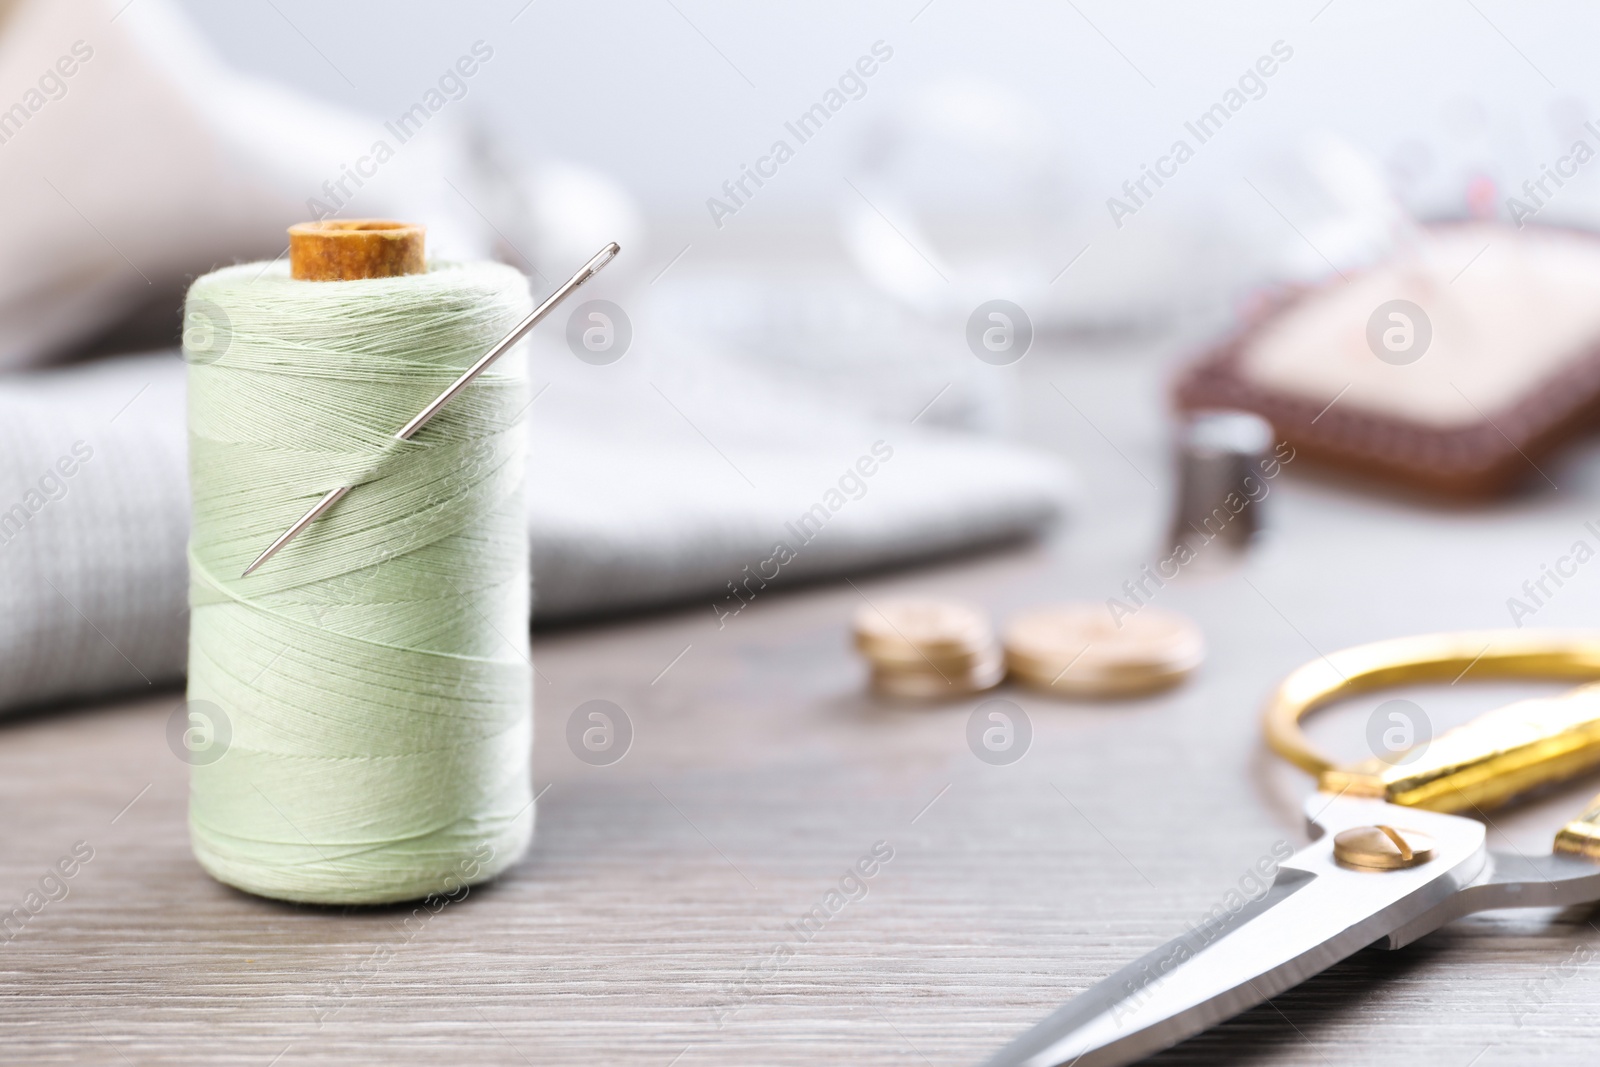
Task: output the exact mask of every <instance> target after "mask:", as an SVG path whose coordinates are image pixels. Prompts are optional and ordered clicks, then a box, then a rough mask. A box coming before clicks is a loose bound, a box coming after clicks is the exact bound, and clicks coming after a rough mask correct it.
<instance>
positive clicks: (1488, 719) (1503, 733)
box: [1265, 630, 1600, 859]
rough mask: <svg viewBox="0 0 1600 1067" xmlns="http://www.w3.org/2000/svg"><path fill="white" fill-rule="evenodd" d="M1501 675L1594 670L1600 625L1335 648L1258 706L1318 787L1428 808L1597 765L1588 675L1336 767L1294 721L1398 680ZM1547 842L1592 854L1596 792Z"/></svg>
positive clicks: (1599, 812) (1595, 702)
mask: <svg viewBox="0 0 1600 1067" xmlns="http://www.w3.org/2000/svg"><path fill="white" fill-rule="evenodd" d="M1468 676H1470V677H1472V678H1473V679H1474V680H1486V679H1503V678H1541V679H1583V680H1587V681H1590V682H1595V681H1596V680H1597V679H1600V630H1483V631H1476V632H1470V631H1469V632H1460V633H1444V634H1424V635H1420V636H1417V637H1402V638H1396V639H1394V640H1389V641H1378V642H1374V643H1373V644H1369V645H1359V646H1357V647H1355V648H1347V649H1344V650H1342V651H1339V652H1335V653H1333V654H1332V655H1331V656H1325V657H1323V658H1321V659H1318V660H1314V661H1312V662H1311V663H1308V664H1306V665H1305V666H1304V667H1301V668H1300V669H1299V670H1296V671H1294V672H1293V673H1292V674H1290V675H1289V676H1288V677H1287V678H1285V679H1284V680H1283V682H1282V684H1280V685H1279V687H1278V689H1277V691H1276V692H1275V693H1274V694H1273V696H1272V699H1271V700H1270V701H1269V702H1268V704H1267V709H1266V722H1265V728H1266V735H1267V743H1268V744H1269V745H1270V746H1271V747H1272V749H1273V751H1274V752H1276V753H1278V754H1279V755H1280V756H1283V757H1284V758H1285V759H1287V760H1289V761H1290V762H1291V763H1293V764H1295V765H1296V766H1298V767H1300V768H1302V769H1303V770H1306V771H1308V772H1310V773H1312V774H1314V775H1317V777H1318V788H1319V789H1321V790H1323V791H1325V792H1334V793H1339V792H1344V793H1350V794H1352V795H1357V796H1373V797H1380V798H1383V799H1385V800H1388V801H1389V802H1390V803H1393V804H1401V805H1406V806H1410V807H1420V808H1428V809H1431V810H1434V811H1467V810H1472V809H1485V808H1490V807H1494V806H1496V805H1498V804H1501V803H1504V802H1505V801H1507V800H1509V799H1511V798H1512V797H1514V796H1517V795H1519V794H1522V793H1526V792H1527V791H1529V790H1530V789H1533V788H1534V787H1536V786H1539V785H1543V784H1546V783H1549V782H1555V781H1560V780H1562V779H1565V778H1570V777H1572V776H1573V775H1576V774H1580V773H1582V772H1583V771H1586V770H1588V769H1590V768H1592V767H1595V766H1597V765H1600V684H1591V685H1586V686H1582V687H1580V688H1578V689H1575V690H1573V691H1571V692H1569V693H1565V694H1561V695H1559V696H1555V697H1545V698H1539V699H1534V700H1524V701H1518V702H1517V703H1515V704H1512V705H1509V706H1507V707H1504V708H1500V709H1498V710H1496V711H1492V712H1489V713H1488V714H1486V715H1481V716H1479V717H1478V718H1477V719H1474V720H1473V721H1472V722H1470V723H1468V724H1467V725H1465V726H1460V727H1457V728H1456V729H1454V730H1451V731H1449V732H1447V733H1445V734H1441V735H1440V736H1439V737H1437V738H1435V739H1434V740H1433V741H1432V742H1431V743H1430V744H1429V745H1428V746H1427V747H1426V749H1424V750H1423V752H1422V753H1421V754H1420V755H1418V756H1416V757H1414V758H1411V759H1407V760H1405V761H1403V762H1396V763H1390V762H1387V761H1384V760H1379V759H1371V760H1365V761H1363V762H1361V763H1358V764H1354V765H1352V766H1350V767H1342V768H1341V767H1336V766H1335V765H1334V764H1333V761H1332V760H1330V759H1328V758H1327V757H1326V756H1324V755H1323V754H1322V753H1321V752H1319V751H1318V750H1317V749H1316V747H1315V746H1313V745H1312V744H1311V742H1310V741H1309V740H1308V739H1307V738H1306V736H1305V734H1304V733H1303V732H1302V731H1301V729H1300V719H1301V718H1302V717H1304V716H1305V715H1306V714H1307V713H1308V712H1310V711H1312V710H1313V709H1315V708H1318V707H1321V706H1323V705H1325V704H1328V703H1330V702H1332V701H1334V700H1342V699H1345V698H1348V697H1351V696H1354V695H1356V694H1357V693H1362V692H1367V691H1370V690H1373V689H1384V688H1389V687H1393V686H1399V685H1414V684H1419V683H1427V682H1454V681H1458V680H1460V679H1462V678H1464V677H1468ZM1556 850H1557V851H1561V852H1575V853H1582V854H1584V855H1587V856H1590V857H1592V858H1597V859H1600V797H1597V798H1596V799H1595V801H1594V802H1593V803H1592V804H1591V805H1590V808H1589V810H1588V811H1586V812H1584V814H1583V815H1581V816H1580V817H1579V818H1578V819H1576V820H1574V821H1573V822H1571V823H1569V824H1567V826H1565V827H1564V828H1562V830H1561V832H1560V833H1559V834H1558V835H1557V836H1556Z"/></svg>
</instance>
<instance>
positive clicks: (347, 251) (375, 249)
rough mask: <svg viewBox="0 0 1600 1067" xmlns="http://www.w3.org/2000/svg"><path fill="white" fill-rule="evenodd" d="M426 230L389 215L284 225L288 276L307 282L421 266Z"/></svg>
mask: <svg viewBox="0 0 1600 1067" xmlns="http://www.w3.org/2000/svg"><path fill="white" fill-rule="evenodd" d="M426 233H427V230H426V229H425V228H424V227H421V226H417V225H415V224H413V223H409V222H395V221H393V220H391V219H324V220H323V221H321V222H297V223H295V224H294V225H293V226H290V227H289V276H290V277H291V278H297V279H299V280H300V281H308V282H347V281H354V280H357V279H360V278H394V277H398V276H399V275H402V274H421V273H422V272H423V271H425V270H427V269H428V267H427V262H426V261H425V259H424V257H423V239H424V235H425V234H426Z"/></svg>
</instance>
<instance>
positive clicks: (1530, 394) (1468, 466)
mask: <svg viewBox="0 0 1600 1067" xmlns="http://www.w3.org/2000/svg"><path fill="white" fill-rule="evenodd" d="M1442 229H1445V230H1449V229H1450V228H1442ZM1473 229H1474V230H1476V231H1479V232H1481V233H1483V234H1486V235H1487V236H1488V241H1489V242H1491V243H1492V242H1494V241H1500V242H1502V243H1507V242H1517V243H1520V244H1519V245H1518V249H1519V250H1518V251H1516V252H1513V253H1512V255H1513V256H1518V255H1520V256H1526V257H1529V258H1528V259H1526V260H1525V261H1524V260H1515V259H1513V260H1512V266H1511V269H1513V270H1515V269H1518V268H1525V267H1526V266H1527V264H1528V263H1532V262H1534V259H1536V258H1537V255H1538V251H1537V245H1533V246H1530V247H1522V246H1528V245H1529V240H1528V237H1527V236H1526V235H1523V234H1520V233H1519V232H1518V231H1514V230H1510V229H1509V228H1507V229H1504V230H1500V229H1490V228H1487V227H1474V228H1473ZM1561 236H1562V239H1563V240H1567V241H1583V242H1586V243H1587V244H1589V245H1592V247H1593V250H1594V255H1595V257H1596V261H1597V263H1600V241H1596V240H1594V239H1593V238H1590V237H1588V236H1586V235H1576V234H1572V233H1568V232H1564V231H1563V232H1562V234H1561ZM1476 241H1477V237H1476V236H1474V237H1473V242H1474V243H1476ZM1485 247H1487V245H1486V246H1485ZM1375 269H1376V270H1382V269H1385V268H1383V267H1379V268H1375ZM1390 269H1392V268H1390ZM1357 280H1358V279H1357V278H1352V279H1351V281H1350V282H1348V283H1347V282H1343V281H1341V282H1337V283H1333V284H1331V285H1329V286H1326V287H1323V288H1319V289H1315V290H1310V291H1306V292H1301V293H1298V294H1296V295H1294V296H1292V297H1289V298H1286V299H1284V300H1282V301H1280V302H1279V303H1278V304H1277V306H1276V307H1274V308H1273V309H1272V310H1271V311H1270V312H1269V313H1268V314H1266V315H1265V316H1263V317H1262V318H1260V319H1259V320H1258V321H1257V322H1255V323H1253V324H1251V325H1250V326H1248V327H1246V328H1245V329H1244V330H1242V331H1241V332H1239V333H1237V334H1235V335H1234V336H1233V337H1231V338H1229V339H1228V340H1227V341H1225V342H1224V343H1223V344H1221V345H1219V346H1218V347H1216V348H1214V349H1212V350H1211V351H1210V352H1208V353H1206V354H1205V355H1204V356H1202V357H1201V358H1200V359H1199V360H1198V361H1197V362H1196V363H1194V364H1192V365H1191V366H1189V367H1188V368H1187V369H1186V370H1185V371H1184V372H1183V373H1182V374H1181V376H1180V377H1179V379H1178V381H1177V382H1176V385H1175V389H1174V394H1175V400H1176V403H1177V405H1178V407H1179V408H1181V409H1184V410H1195V409H1202V408H1219V407H1220V408H1238V409H1242V410H1246V411H1253V412H1255V413H1257V414H1259V415H1261V416H1262V417H1264V418H1266V419H1267V420H1268V421H1269V422H1271V423H1272V425H1273V428H1274V429H1275V430H1276V432H1277V434H1278V436H1279V437H1280V438H1282V439H1284V440H1287V441H1288V442H1289V443H1290V444H1291V445H1292V446H1293V447H1294V449H1295V450H1296V452H1297V453H1298V454H1300V455H1302V456H1305V457H1309V458H1310V459H1312V460H1313V461H1314V462H1318V463H1322V464H1325V465H1327V466H1331V467H1337V468H1340V469H1343V470H1346V471H1350V472H1354V473H1358V474H1362V475H1367V476H1371V477H1374V478H1378V479H1381V480H1384V481H1388V482H1392V483H1397V484H1400V485H1404V486H1407V487H1413V488H1420V489H1424V490H1428V491H1431V492H1434V493H1438V494H1443V495H1448V496H1456V497H1470V498H1482V497H1488V496H1493V495H1497V494H1500V493H1504V492H1506V491H1508V490H1510V489H1512V488H1514V487H1515V486H1517V485H1519V484H1521V483H1523V482H1525V481H1526V480H1528V479H1530V478H1531V479H1533V480H1539V479H1540V476H1541V473H1542V472H1541V471H1540V470H1539V469H1538V464H1539V463H1540V460H1541V459H1542V458H1544V457H1546V456H1548V455H1549V454H1550V453H1551V452H1552V451H1553V450H1555V449H1556V448H1557V447H1558V446H1560V445H1562V444H1563V443H1565V442H1567V441H1569V440H1571V439H1572V438H1573V437H1574V436H1576V435H1578V434H1580V433H1582V432H1583V431H1584V430H1586V429H1587V428H1589V427H1590V426H1593V425H1596V424H1600V330H1596V331H1595V333H1594V334H1593V335H1592V336H1590V337H1588V338H1586V339H1583V340H1580V341H1579V342H1578V343H1576V344H1571V345H1569V346H1567V347H1565V348H1563V350H1562V352H1561V353H1560V355H1559V358H1553V359H1549V360H1545V361H1543V362H1542V363H1539V362H1538V361H1532V360H1530V361H1528V362H1529V363H1532V364H1537V366H1536V368H1535V369H1533V370H1530V372H1529V375H1530V376H1529V377H1528V378H1527V379H1526V380H1524V381H1521V382H1517V383H1516V385H1517V388H1516V389H1515V390H1509V389H1508V390H1505V393H1506V394H1509V395H1501V394H1497V393H1489V392H1485V393H1484V394H1483V395H1480V396H1478V397H1475V398H1474V397H1469V396H1468V393H1467V391H1466V390H1463V389H1461V388H1458V387H1456V386H1455V384H1454V382H1453V381H1452V382H1450V385H1451V388H1452V389H1455V391H1456V393H1457V395H1459V396H1460V398H1461V400H1462V401H1463V402H1464V403H1466V404H1469V405H1471V410H1472V412H1473V413H1474V415H1473V417H1472V418H1471V419H1470V421H1465V422H1460V423H1459V424H1453V425H1451V424H1440V423H1439V422H1438V421H1437V420H1435V421H1432V422H1430V420H1427V419H1423V418H1416V417H1408V415H1407V414H1406V413H1404V412H1401V411H1396V410H1393V407H1394V406H1393V405H1389V406H1390V408H1391V410H1382V408H1383V407H1384V406H1385V405H1380V404H1372V403H1370V402H1369V403H1367V404H1363V403H1361V402H1360V400H1359V398H1355V399H1353V398H1351V397H1343V398H1341V399H1339V400H1337V401H1336V402H1335V401H1334V397H1335V395H1337V394H1338V389H1337V387H1336V386H1333V387H1329V388H1326V389H1325V395H1320V396H1312V395H1309V394H1308V393H1307V392H1306V391H1304V390H1300V391H1296V390H1295V389H1291V388H1285V387H1284V383H1283V381H1282V379H1281V376H1280V380H1279V381H1276V382H1274V381H1270V380H1266V379H1267V377H1268V376H1265V375H1263V374H1262V373H1261V372H1260V370H1259V369H1258V367H1257V366H1254V365H1252V363H1251V358H1250V357H1251V355H1252V349H1251V346H1252V345H1253V344H1258V343H1260V342H1261V341H1262V338H1263V336H1264V334H1265V333H1266V331H1269V330H1271V329H1273V328H1274V326H1275V325H1281V324H1282V323H1283V322H1284V320H1285V317H1286V316H1292V315H1295V314H1303V313H1304V311H1305V309H1307V307H1308V305H1307V302H1308V301H1318V300H1329V299H1336V298H1338V297H1337V295H1336V294H1339V292H1340V290H1345V291H1346V292H1348V291H1349V287H1350V286H1351V285H1353V284H1354V283H1355V282H1356V281H1357ZM1440 292H1443V287H1442V286H1441V287H1437V289H1436V290H1435V293H1436V296H1437V294H1438V293H1440ZM1597 297H1600V292H1597ZM1464 298H1466V299H1470V294H1464ZM1468 310H1470V311H1471V312H1472V313H1473V314H1480V315H1481V309H1477V308H1472V309H1468ZM1531 313H1532V312H1530V311H1524V309H1522V308H1520V307H1515V308H1512V309H1511V310H1510V311H1509V312H1508V315H1509V317H1510V320H1511V321H1513V322H1514V321H1515V319H1516V317H1517V316H1518V315H1522V314H1531ZM1278 332H1279V333H1281V332H1282V330H1279V331H1278ZM1267 337H1268V339H1269V340H1270V335H1267ZM1346 341H1348V339H1346ZM1430 354H1434V353H1428V354H1425V355H1424V356H1423V357H1422V358H1423V359H1426V358H1428V356H1429V355H1430ZM1491 356H1492V358H1494V359H1499V360H1509V361H1518V360H1521V359H1523V357H1524V353H1522V352H1519V351H1516V350H1515V346H1514V345H1508V346H1507V350H1505V351H1497V352H1494V353H1492V354H1491ZM1308 358H1313V359H1315V358H1326V359H1329V360H1332V359H1337V358H1343V359H1347V360H1348V359H1350V358H1353V357H1351V355H1350V353H1349V352H1348V350H1347V351H1346V352H1344V354H1343V355H1342V356H1340V355H1338V354H1337V353H1335V352H1334V342H1333V341H1331V340H1330V341H1329V354H1327V355H1326V356H1320V355H1318V354H1316V353H1310V354H1309V356H1308ZM1372 358H1373V359H1374V360H1376V358H1377V357H1376V356H1374V357H1372ZM1435 358H1436V359H1447V358H1449V354H1448V353H1443V352H1441V353H1438V354H1436V355H1435ZM1258 362H1259V361H1258ZM1310 369H1312V368H1308V370H1310ZM1315 369H1316V370H1317V371H1318V372H1319V373H1321V375H1322V379H1323V381H1324V382H1325V383H1331V382H1334V381H1336V380H1337V375H1335V377H1334V378H1329V377H1328V373H1329V372H1328V371H1327V369H1326V368H1325V367H1323V368H1315ZM1433 369H1434V371H1435V375H1434V377H1435V380H1434V381H1433V382H1431V383H1427V382H1422V381H1421V380H1420V379H1418V378H1411V379H1409V382H1410V384H1411V385H1412V386H1415V387H1417V388H1422V387H1424V386H1427V387H1431V388H1433V389H1435V390H1439V389H1440V384H1439V382H1440V380H1441V378H1443V377H1447V374H1440V373H1439V372H1438V368H1437V367H1435V368H1433ZM1382 373H1389V374H1392V375H1393V377H1394V381H1395V382H1396V383H1397V386H1396V387H1397V388H1406V387H1408V379H1407V378H1406V373H1407V372H1406V371H1405V370H1404V369H1401V368H1394V369H1392V370H1391V371H1385V372H1382ZM1502 378H1503V375H1502ZM1502 384H1504V383H1503V382H1502ZM1369 399H1370V394H1369ZM1501 400H1504V401H1506V402H1505V403H1500V402H1499V401H1501ZM1330 402H1331V405H1330Z"/></svg>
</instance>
